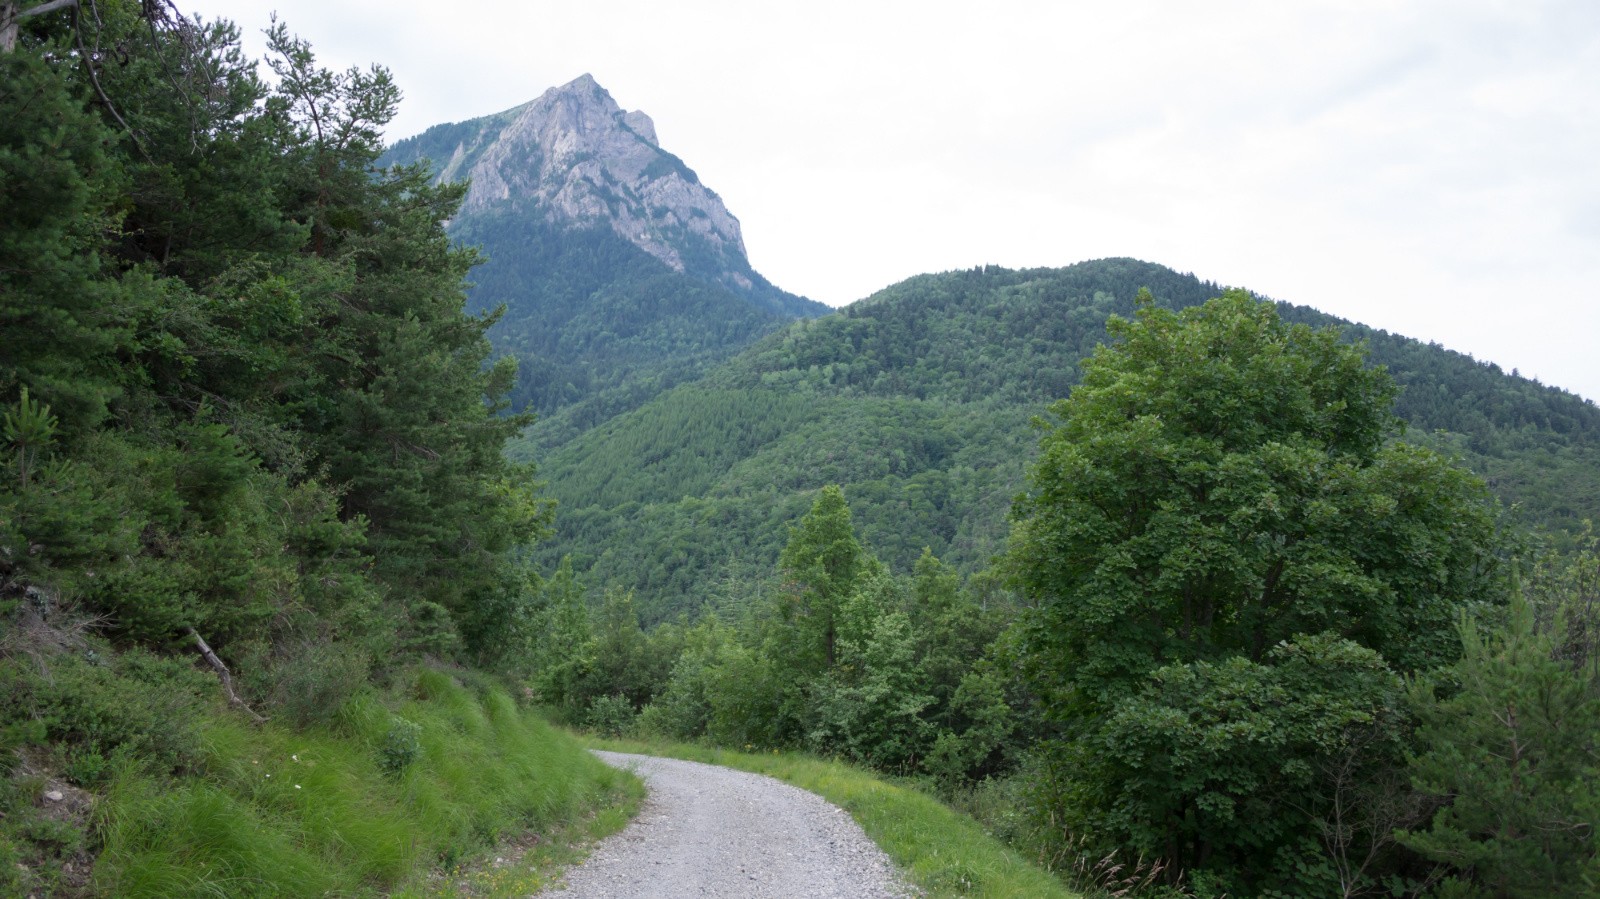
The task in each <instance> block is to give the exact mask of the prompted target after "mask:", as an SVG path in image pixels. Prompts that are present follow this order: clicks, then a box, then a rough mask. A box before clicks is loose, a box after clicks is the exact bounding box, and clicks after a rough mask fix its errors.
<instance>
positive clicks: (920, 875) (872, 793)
mask: <svg viewBox="0 0 1600 899" xmlns="http://www.w3.org/2000/svg"><path fill="white" fill-rule="evenodd" d="M585 740H586V742H588V743H589V744H590V745H591V746H594V747H597V748H601V749H610V750H613V751H616V752H636V753H643V754H646V755H664V756H670V757H672V758H680V759H688V760H690V761H696V762H708V763H710V764H714V765H726V766H728V767H730V768H738V769H740V770H743V771H752V772H755V773H757V774H765V775H768V776H770V777H776V778H778V779H779V780H782V781H784V782H786V783H790V784H793V785H795V786H797V787H800V788H801V789H804V790H810V791H811V792H813V793H816V794H817V795H819V796H821V797H823V798H824V799H827V800H828V801H829V802H832V803H833V804H835V805H837V806H839V807H840V808H842V809H844V810H845V811H847V812H849V813H850V815H851V817H853V818H855V819H856V822H857V823H859V824H860V825H861V829H862V830H864V831H866V834H867V836H868V837H871V838H872V841H873V842H875V843H877V844H878V845H879V846H880V847H882V848H883V851H884V852H885V853H887V854H888V856H889V858H891V859H892V860H893V861H894V863H895V864H896V865H897V866H899V868H900V870H901V871H903V872H904V873H905V875H906V877H907V879H908V880H910V881H911V882H912V883H913V884H915V885H916V886H918V887H920V888H921V889H923V890H924V891H926V893H927V895H929V896H935V897H938V896H978V897H992V899H1016V897H1030V899H1032V897H1037V899H1077V897H1078V894H1077V893H1074V892H1072V891H1071V890H1069V889H1067V888H1066V887H1065V886H1064V885H1063V884H1062V883H1061V881H1059V880H1057V879H1056V878H1055V877H1054V876H1052V875H1051V874H1050V873H1049V872H1047V871H1045V870H1044V869H1042V868H1039V867H1038V866H1036V865H1033V864H1031V863H1030V862H1028V861H1027V860H1026V859H1025V858H1023V857H1022V856H1021V855H1019V854H1017V853H1016V852H1015V851H1013V850H1012V849H1010V848H1009V847H1007V846H1006V845H1005V844H1003V843H1001V842H1000V841H999V840H996V839H995V838H994V837H992V836H990V835H989V834H988V833H986V832H984V830H983V828H982V827H980V826H979V825H978V823H977V822H976V821H974V820H972V819H971V818H970V817H968V816H966V815H963V814H961V813H960V812H957V811H955V810H953V809H951V808H950V807H948V806H946V805H944V804H943V803H941V802H939V801H938V800H937V799H934V798H933V797H931V796H928V795H927V794H925V793H921V792H918V791H917V790H914V789H911V788H909V787H902V786H898V785H896V784H891V783H887V782H885V781H883V780H880V779H878V778H877V777H875V776H873V775H872V774H870V773H868V772H866V771H863V770H861V769H860V768H855V767H852V766H850V765H846V764H844V763H842V762H835V761H827V760H823V759H818V758H814V757H811V756H805V755H798V754H794V753H777V754H771V755H757V754H752V753H745V752H734V751H731V750H726V749H710V748H706V747H702V746H692V745H687V744H683V743H668V742H655V741H652V742H638V741H632V740H604V739H599V738H585Z"/></svg>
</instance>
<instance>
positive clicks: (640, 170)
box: [391, 73, 771, 293]
mask: <svg viewBox="0 0 1600 899" xmlns="http://www.w3.org/2000/svg"><path fill="white" fill-rule="evenodd" d="M391 156H392V157H394V158H398V159H407V158H411V159H415V158H421V157H424V156H426V157H430V158H431V159H432V160H433V161H434V163H435V172H436V173H437V177H438V178H439V179H441V180H447V181H454V180H460V179H462V178H466V179H469V180H470V181H471V186H470V187H469V188H468V189H467V196H466V199H465V200H464V201H463V202H462V206H461V215H463V216H473V215H478V214H481V213H484V212H496V211H507V212H511V213H513V214H515V215H518V216H528V215H532V216H536V217H542V218H545V219H548V220H551V221H553V222H555V223H557V224H560V225H564V226H576V227H594V226H609V227H610V228H611V229H612V230H614V231H615V232H616V233H617V234H618V235H620V236H622V237H623V238H625V239H626V240H628V242H630V243H632V244H634V245H635V246H637V247H639V248H640V249H642V250H644V251H645V252H646V253H649V254H650V255H651V256H654V257H655V258H657V259H659V260H661V261H662V262H664V263H666V265H667V266H668V267H670V268H672V269H673V270H675V271H678V272H685V271H687V270H688V269H689V268H691V267H692V268H695V269H698V271H694V272H690V273H691V274H696V275H698V276H700V277H705V278H708V279H709V280H712V281H716V282H719V283H722V284H723V285H725V286H727V287H729V288H732V289H734V290H737V291H739V292H741V293H748V292H750V291H751V290H752V289H756V290H761V291H768V290H771V287H770V285H766V286H765V287H764V288H763V287H760V286H759V285H758V283H757V282H758V281H760V276H758V275H755V274H754V272H753V271H752V270H751V268H750V262H749V259H748V257H747V256H746V255H745V248H744V236H743V235H742V234H741V232H740V229H739V220H738V219H737V218H735V217H734V216H733V214H732V213H731V212H729V211H728V208H727V207H726V206H724V205H723V203H722V198H721V197H718V196H717V195H716V193H715V192H713V191H712V190H711V189H710V188H707V187H706V186H705V185H703V184H701V183H700V178H699V177H698V176H697V175H695V173H694V171H693V170H691V169H690V168H689V167H688V166H687V165H684V163H683V160H681V159H679V158H678V157H677V156H674V155H673V154H672V153H669V152H667V151H666V150H664V149H662V147H661V144H660V141H659V138H657V136H656V126H655V122H654V121H653V120H652V119H651V118H650V116H648V115H646V114H645V113H644V112H641V111H639V110H632V111H629V110H625V109H623V108H622V107H621V106H620V105H619V104H618V103H617V101H616V100H614V99H613V98H612V96H611V94H610V92H608V91H607V90H606V89H605V88H604V87H602V86H601V85H600V83H599V82H598V81H596V80H595V78H594V76H593V75H590V74H588V73H584V74H582V75H579V76H578V77H577V78H574V79H573V80H571V81H569V82H567V83H566V84H563V85H561V86H559V87H552V88H550V89H549V90H547V91H545V92H544V93H543V94H541V95H540V96H539V97H538V99H536V100H533V101H532V102H529V103H525V104H523V105H521V106H518V107H515V108H513V109H509V110H506V111H505V112H502V113H499V114H497V115H492V116H486V117H484V118H481V119H475V120H473V121H471V122H462V123H458V124H453V125H440V126H436V127H435V128H432V129H429V130H428V131H427V132H424V133H423V134H421V135H419V136H418V137H415V138H411V139H409V140H406V141H402V142H401V143H399V144H397V145H396V146H395V147H394V148H393V150H392V151H391Z"/></svg>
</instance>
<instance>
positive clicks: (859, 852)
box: [540, 752, 912, 899]
mask: <svg viewBox="0 0 1600 899" xmlns="http://www.w3.org/2000/svg"><path fill="white" fill-rule="evenodd" d="M595 754H596V755H598V756H599V757H600V758H601V759H603V760H605V761H606V763H608V764H610V765H614V766H616V767H619V768H628V769H630V770H632V771H634V772H636V773H637V774H638V775H639V776H640V777H642V778H644V780H645V783H646V784H647V785H648V786H649V788H650V795H649V798H648V799H646V800H645V804H644V808H643V809H642V810H641V811H640V813H639V816H638V817H637V818H635V819H634V821H633V823H631V824H629V825H628V826H627V828H625V829H624V830H623V831H622V832H621V833H618V834H616V835H614V836H612V837H610V838H609V839H607V840H605V841H603V842H601V843H600V845H598V846H596V847H595V850H594V853H593V854H592V855H590V857H589V860H588V861H587V862H586V863H584V864H583V865H582V866H581V867H578V868H574V869H573V870H572V871H570V872H568V873H567V876H566V885H565V887H564V888H563V889H560V890H555V891H552V892H546V893H541V894H540V895H541V896H545V897H550V899H556V897H561V899H678V897H723V899H746V897H748V899H757V897H759V899H777V897H786V899H787V897H794V899H874V897H884V899H890V897H893V899H899V897H904V896H908V895H912V893H911V891H910V890H908V889H906V887H905V886H904V885H903V884H902V883H901V881H900V879H899V877H898V875H897V874H896V873H895V870H894V866H893V865H892V864H891V863H890V862H889V859H888V857H887V856H885V855H884V854H883V851H882V850H880V849H879V848H878V847H877V846H876V845H874V844H873V843H872V841H871V840H869V839H867V836H866V834H864V833H862V832H861V828H860V826H858V825H857V824H856V823H855V821H853V820H851V818H850V816H849V815H847V814H845V813H844V812H843V811H842V810H840V809H839V808H837V807H835V806H833V805H830V804H829V803H827V802H826V801H824V800H823V799H822V798H821V797H819V796H816V795H815V794H812V793H808V792H806V791H804V790H801V789H799V788H797V787H792V786H790V785H788V784H786V783H783V782H782V781H778V780H774V779H772V778H770V777H765V776H762V775H759V774H749V773H746V772H744V771H735V770H733V769H731V768H722V767H719V766H716V765H704V764H701V763H699V762H684V761H679V760H677V759H664V758H657V757H655V756H648V755H628V754H624V753H617V752H596V753H595Z"/></svg>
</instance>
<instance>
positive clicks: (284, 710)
mask: <svg viewBox="0 0 1600 899" xmlns="http://www.w3.org/2000/svg"><path fill="white" fill-rule="evenodd" d="M370 667H371V666H370V664H369V662H368V658H367V655H366V653H364V652H362V651H361V650H359V649H357V648H355V647H351V646H348V645H344V644H339V643H328V642H324V641H320V640H303V641H300V642H297V643H292V644H289V645H288V646H285V647H281V648H278V649H277V650H276V652H273V653H271V654H269V653H266V652H258V653H251V654H247V655H246V656H245V658H244V660H243V663H242V664H240V665H239V666H238V668H239V671H238V672H237V673H238V674H239V676H240V679H241V681H243V683H244V687H245V690H246V691H247V692H248V693H249V694H250V695H251V696H252V697H254V698H255V699H257V700H260V701H262V702H265V703H266V704H267V705H270V706H272V707H274V708H275V709H277V710H278V714H277V715H274V717H279V716H281V717H286V718H288V719H289V720H290V721H292V722H294V723H295V724H296V725H298V726H300V727H308V726H310V725H313V724H321V723H325V722H327V721H329V720H331V719H332V718H333V716H334V715H335V713H337V712H338V711H339V709H340V708H341V707H343V706H344V704H345V703H346V702H348V701H349V700H350V698H351V697H352V696H354V695H355V694H356V692H357V691H358V690H360V689H361V688H362V687H364V686H365V685H366V683H367V674H368V672H369V670H370Z"/></svg>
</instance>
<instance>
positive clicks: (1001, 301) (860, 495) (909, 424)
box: [520, 259, 1600, 620]
mask: <svg viewBox="0 0 1600 899" xmlns="http://www.w3.org/2000/svg"><path fill="white" fill-rule="evenodd" d="M1141 287H1149V288H1150V289H1151V291H1152V292H1153V293H1154V295H1155V297H1156V301H1157V302H1158V303H1159V304H1161V305H1163V306H1166V307H1169V308H1183V307H1187V306H1192V305H1196V304H1198V303H1201V302H1203V301H1205V300H1206V299H1208V298H1210V297H1212V296H1215V295H1217V294H1218V293H1220V288H1219V287H1218V286H1217V285H1214V284H1207V283H1203V282H1201V281H1198V280H1197V279H1195V278H1193V277H1190V276H1187V275H1182V274H1179V273H1177V272H1173V271H1171V270H1170V269H1166V268H1163V267H1161V266H1157V265H1151V264H1148V263H1142V262H1137V261H1134V260H1128V259H1110V260H1100V261H1096V262H1087V263H1082V264H1079V265H1075V266H1070V267H1068V268H1063V269H1038V270H1028V271H1010V270H1005V269H998V268H987V269H981V270H971V271H960V272H950V273H946V274H941V275H923V276H919V277H916V278H912V279H910V280H907V281H905V282H903V283H901V284H898V285H895V286H893V287H890V288H888V289H886V290H884V291H882V292H880V293H879V294H877V295H875V296H873V297H871V298H869V299H867V300H863V301H862V302H859V303H857V304H855V305H853V306H850V307H847V308H846V309H844V310H842V311H840V312H839V313H838V314H836V315H832V316H828V317H825V318H822V319H817V320H813V321H806V322H800V323H796V324H794V325H791V326H789V327H788V328H787V329H785V330H783V331H782V332H780V333H777V334H774V335H772V336H771V337H768V338H766V339H764V340H762V341H760V342H759V343H757V344H755V345H754V346H752V347H751V348H750V349H749V350H747V351H745V352H744V353H742V354H740V355H739V356H738V357H737V358H735V359H734V360H732V361H730V362H729V363H727V364H726V365H723V366H721V367H719V368H718V369H716V370H715V371H713V372H712V373H710V374H709V375H707V376H706V377H705V378H703V379H701V380H699V381H696V382H693V383H688V384H683V385H680V386H678V387H677V388H675V389H673V390H671V391H669V392H667V393H666V394H664V395H662V396H661V397H660V398H658V399H656V400H655V401H653V402H651V403H650V404H648V405H646V406H644V407H643V408H640V409H639V410H637V411H635V412H633V413H631V414H628V415H625V416H622V417H619V418H617V419H615V420H613V421H610V422H608V423H606V424H604V425H603V426H601V427H598V428H596V429H594V430H593V431H591V432H589V433H586V434H583V435H582V436H581V437H579V438H577V439H573V440H571V441H570V442H568V443H565V444H564V445H561V444H560V443H559V441H558V440H552V439H550V438H549V437H548V436H547V434H548V432H546V431H544V430H542V428H541V426H539V425H536V426H535V428H534V429H533V430H532V431H531V433H530V437H531V439H525V440H524V441H522V442H521V444H520V446H521V450H520V451H521V452H524V453H527V452H531V451H532V450H531V447H534V446H537V447H538V448H539V454H540V457H541V461H542V463H543V464H544V469H543V470H544V472H545V473H546V475H547V476H548V477H549V479H550V494H551V495H552V496H553V497H555V498H557V499H558V500H559V502H560V504H561V515H560V516H559V519H558V524H557V537H556V539H554V540H553V541H551V542H549V543H547V544H545V546H544V547H543V549H542V552H543V553H544V554H545V555H544V556H543V558H547V559H548V560H550V561H552V562H553V561H554V560H555V559H557V558H559V557H560V556H561V555H565V554H571V555H572V557H573V560H574V564H575V566H576V568H577V570H578V571H579V572H580V573H587V572H592V574H591V575H590V576H591V577H592V579H593V580H594V581H596V582H598V583H603V584H614V585H617V586H619V587H628V588H631V589H634V590H636V591H637V602H638V604H639V607H640V609H641V612H642V613H643V614H644V615H645V617H646V619H647V620H659V619H661V618H664V617H669V616H671V615H672V614H675V613H676V612H678V611H682V610H689V609H696V608H699V607H702V606H705V605H712V606H720V605H724V604H726V603H727V602H729V601H730V600H732V599H733V597H735V596H736V595H737V594H739V593H740V591H741V590H742V589H743V588H744V587H746V586H749V585H750V584H752V583H753V581H752V579H759V578H761V577H763V576H766V575H764V574H763V572H767V573H770V572H771V570H772V563H773V562H774V561H775V560H776V558H777V553H778V549H779V548H780V547H781V545H782V540H783V534H784V529H783V526H782V522H785V521H790V520H793V519H794V518H795V517H796V516H797V515H799V514H800V513H802V512H803V511H804V510H805V509H806V508H807V507H808V506H809V505H810V501H811V498H812V496H813V492H814V491H815V490H816V489H817V488H819V487H820V486H822V485H824V484H829V483H837V484H841V485H843V486H844V489H845V492H846V495H847V496H848V497H849V499H850V503H851V507H852V509H853V510H854V513H855V517H856V522H857V525H858V527H859V528H860V529H861V533H862V536H863V539H864V540H865V542H866V543H867V544H868V545H870V546H872V547H873V549H874V551H875V552H877V553H879V554H880V555H881V556H882V557H883V559H884V560H885V561H886V562H889V563H890V564H891V565H893V566H895V567H896V568H901V569H904V568H909V566H910V565H911V564H912V563H914V562H915V560H916V559H917V558H918V556H919V555H920V554H921V552H922V550H923V549H924V548H929V549H932V551H933V552H934V553H935V555H937V556H938V557H939V558H941V559H943V560H945V561H946V562H949V563H951V564H953V565H955V566H956V567H957V568H958V569H960V570H962V571H966V572H973V571H976V570H978V569H979V568H980V567H982V566H983V565H984V564H985V563H986V562H987V561H988V560H989V558H990V557H991V556H993V555H994V554H996V553H997V552H999V551H1000V550H1001V549H1002V548H1003V546H1004V543H1005V538H1006V533H1007V529H1008V523H1007V515H1008V509H1009V505H1010V500H1011V498H1012V497H1013V496H1014V495H1015V494H1016V493H1017V492H1018V491H1019V490H1020V489H1021V488H1022V486H1023V472H1024V470H1025V468H1026V466H1027V464H1028V463H1029V461H1030V460H1031V459H1032V458H1033V456H1034V453H1035V452H1036V447H1035V441H1034V435H1033V434H1032V433H1031V432H1030V430H1029V428H1028V426H1027V423H1028V421H1029V420H1030V419H1031V418H1033V417H1034V416H1036V415H1039V414H1040V413H1042V412H1043V410H1044V408H1045V406H1046V404H1047V403H1049V402H1050V401H1052V400H1054V399H1058V398H1060V397H1062V396H1065V395H1066V394H1067V393H1068V392H1069V390H1070V389H1071V387H1072V386H1073V385H1074V384H1076V383H1077V381H1078V378H1079V367H1078V366H1079V364H1080V360H1081V359H1082V358H1083V357H1084V356H1086V355H1088V354H1089V353H1090V352H1091V351H1092V350H1093V348H1094V347H1095V346H1096V345H1097V344H1098V343H1100V342H1102V341H1104V340H1105V333H1106V332H1105V321H1106V318H1107V317H1108V316H1109V315H1111V314H1121V315H1124V316H1126V315H1129V314H1131V313H1132V310H1133V298H1134V295H1135V294H1136V293H1137V291H1138V290H1139V289H1140V288H1141ZM1281 308H1282V309H1283V311H1284V315H1285V317H1286V318H1287V319H1288V320H1291V321H1304V322H1308V323H1313V324H1319V325H1320V324H1327V323H1331V322H1334V321H1335V319H1333V318H1331V317H1329V316H1326V315H1324V314H1322V313H1318V312H1315V311H1313V310H1309V309H1304V308H1301V307H1294V306H1290V305H1283V306H1282V307H1281ZM1345 339H1348V340H1365V341H1366V343H1367V345H1368V347H1369V351H1370V356H1371V360H1372V362H1373V363H1375V364H1380V365H1386V366H1387V367H1388V368H1389V369H1390V372H1391V374H1392V375H1393V377H1394V378H1395V379H1396V381H1397V382H1398V383H1399V384H1400V386H1401V388H1402V390H1401V393H1400V395H1399V399H1398V403H1397V406H1396V410H1397V412H1398V414H1399V415H1400V416H1401V417H1402V418H1403V419H1405V420H1406V421H1408V422H1409V423H1410V424H1411V430H1410V432H1409V439H1412V440H1420V441H1422V442H1426V443H1430V444H1434V445H1437V446H1440V447H1441V448H1443V449H1444V450H1446V451H1447V452H1452V453H1458V454H1460V455H1461V456H1462V457H1463V458H1464V459H1465V460H1466V462H1467V464H1468V465H1469V467H1471V468H1472V469H1473V470H1475V471H1478V472H1480V473H1481V474H1483V475H1484V476H1485V477H1487V478H1488V479H1489V481H1490V483H1491V486H1492V487H1493V488H1494V490H1495V491H1496V493H1497V494H1498V495H1499V496H1500V497H1501V499H1502V500H1503V501H1504V502H1506V503H1507V504H1516V505H1517V507H1518V509H1519V514H1520V515H1521V516H1522V517H1523V518H1524V519H1525V520H1528V521H1531V522H1537V523H1546V524H1549V525H1551V526H1554V527H1558V528H1570V527H1574V526H1576V525H1577V523H1578V522H1579V521H1580V520H1581V519H1582V518H1583V517H1584V516H1585V515H1589V514H1592V511H1590V512H1586V511H1585V510H1593V509H1594V508H1596V507H1597V505H1600V409H1596V407H1595V406H1594V405H1593V404H1592V403H1589V402H1586V401H1584V400H1582V399H1581V398H1579V397H1577V396H1574V395H1572V394H1570V393H1566V392H1563V391H1560V390H1557V389H1554V388H1551V387H1545V386H1541V385H1538V384H1535V383H1533V382H1531V381H1528V380H1525V379H1521V378H1517V377H1514V376H1511V375H1507V374H1505V373H1503V372H1501V371H1499V370H1498V369H1497V368H1494V367H1493V366H1490V365H1486V364H1483V363H1479V362H1476V361H1474V360H1472V359H1471V358H1469V357H1466V356H1463V355H1461V354H1458V353H1453V352H1450V351H1448V350H1445V349H1443V348H1440V347H1437V346H1431V345H1428V344H1423V343H1420V342H1418V341H1415V340H1411V339H1408V338H1403V337H1399V336H1396V335H1389V334H1386V333H1382V332H1374V331H1372V330H1370V329H1364V328H1361V327H1359V326H1354V327H1351V328H1349V329H1347V330H1346V331H1345ZM552 430H553V429H552ZM1435 432H1442V433H1437V434H1436V433H1435ZM566 434H570V431H564V432H561V433H560V434H558V435H557V436H558V437H560V436H564V435H566ZM541 438H544V439H541Z"/></svg>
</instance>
